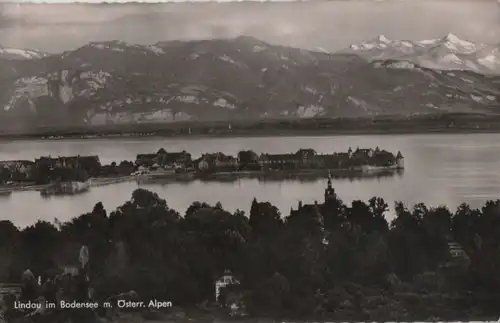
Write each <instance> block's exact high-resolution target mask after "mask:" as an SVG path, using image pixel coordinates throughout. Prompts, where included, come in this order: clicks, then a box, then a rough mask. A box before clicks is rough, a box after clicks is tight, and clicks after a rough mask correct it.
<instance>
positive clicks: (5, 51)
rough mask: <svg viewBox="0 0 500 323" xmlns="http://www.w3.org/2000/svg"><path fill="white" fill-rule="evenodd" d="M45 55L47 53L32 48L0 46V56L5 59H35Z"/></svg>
mask: <svg viewBox="0 0 500 323" xmlns="http://www.w3.org/2000/svg"><path fill="white" fill-rule="evenodd" d="M45 56H47V53H43V52H40V51H36V50H32V49H17V48H6V47H2V46H0V58H7V59H37V58H42V57H45Z"/></svg>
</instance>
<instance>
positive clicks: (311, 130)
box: [0, 113, 500, 139]
mask: <svg viewBox="0 0 500 323" xmlns="http://www.w3.org/2000/svg"><path fill="white" fill-rule="evenodd" d="M499 131H500V115H496V114H481V113H477V114H472V113H444V114H428V115H415V116H403V115H386V116H373V117H359V118H310V119H268V120H248V119H247V120H228V121H213V122H208V121H207V122H196V121H179V122H175V123H167V124H165V123H158V124H153V123H149V124H117V125H105V126H71V127H59V128H58V127H39V128H36V129H24V130H23V131H22V132H20V131H18V132H15V133H13V132H9V131H8V132H2V131H0V138H5V139H7V138H46V139H57V138H81V137H112V136H163V137H174V136H176V137H179V136H181V137H183V136H271V135H324V134H371V133H427V132H431V133H432V132H445V133H457V132H458V133H459V132H499Z"/></svg>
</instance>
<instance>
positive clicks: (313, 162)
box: [295, 149, 318, 168]
mask: <svg viewBox="0 0 500 323" xmlns="http://www.w3.org/2000/svg"><path fill="white" fill-rule="evenodd" d="M295 155H296V156H297V159H298V160H299V163H300V166H301V167H304V168H310V167H314V166H317V163H318V160H317V159H316V158H315V157H316V151H315V150H314V149H299V150H298V151H297V152H296V153H295Z"/></svg>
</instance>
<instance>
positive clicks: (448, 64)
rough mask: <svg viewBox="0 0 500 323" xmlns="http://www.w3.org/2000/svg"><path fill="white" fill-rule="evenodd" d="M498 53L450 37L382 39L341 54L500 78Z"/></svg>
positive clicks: (491, 47)
mask: <svg viewBox="0 0 500 323" xmlns="http://www.w3.org/2000/svg"><path fill="white" fill-rule="evenodd" d="M499 50H500V44H499V45H485V44H475V43H473V42H470V41H467V40H463V39H460V38H459V37H458V36H456V35H454V34H451V33H450V34H448V35H446V36H444V37H442V38H438V39H431V40H421V41H408V40H389V39H387V37H385V36H379V37H377V38H375V39H373V40H370V41H365V42H362V43H360V44H354V45H351V46H350V47H349V48H348V49H347V50H344V51H342V52H348V53H354V54H357V55H359V56H361V57H363V58H364V59H366V60H368V61H377V60H388V59H389V60H401V61H406V62H411V63H414V64H418V65H420V66H422V67H425V68H430V69H439V70H465V71H473V72H476V73H481V74H491V75H500V52H499Z"/></svg>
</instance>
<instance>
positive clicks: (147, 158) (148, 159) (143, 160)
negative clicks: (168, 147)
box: [135, 154, 159, 167]
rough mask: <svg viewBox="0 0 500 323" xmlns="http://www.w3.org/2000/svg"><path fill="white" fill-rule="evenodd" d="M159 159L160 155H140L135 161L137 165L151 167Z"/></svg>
mask: <svg viewBox="0 0 500 323" xmlns="http://www.w3.org/2000/svg"><path fill="white" fill-rule="evenodd" d="M158 159H159V156H158V154H138V155H137V157H136V159H135V165H136V166H146V167H151V166H153V165H154V164H155V163H157V162H158Z"/></svg>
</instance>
